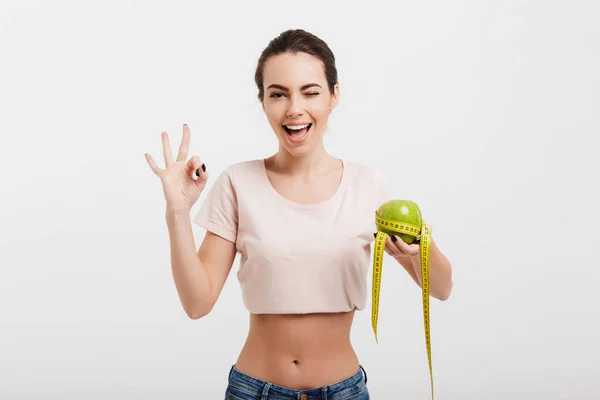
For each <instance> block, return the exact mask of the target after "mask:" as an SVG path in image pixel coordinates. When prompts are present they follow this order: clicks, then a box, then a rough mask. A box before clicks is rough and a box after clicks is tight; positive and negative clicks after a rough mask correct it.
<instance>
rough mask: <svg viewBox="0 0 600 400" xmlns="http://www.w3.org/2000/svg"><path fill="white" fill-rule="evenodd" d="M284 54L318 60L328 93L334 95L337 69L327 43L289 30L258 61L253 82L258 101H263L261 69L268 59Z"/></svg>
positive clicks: (307, 34) (272, 42) (305, 33)
mask: <svg viewBox="0 0 600 400" xmlns="http://www.w3.org/2000/svg"><path fill="white" fill-rule="evenodd" d="M286 52H289V53H292V54H296V53H299V52H303V53H307V54H310V55H312V56H315V57H317V58H318V59H320V60H321V61H322V62H323V67H324V68H325V77H326V79H327V86H328V87H329V92H330V93H331V94H333V93H334V87H335V85H336V83H338V76H337V68H336V67H335V56H334V55H333V52H332V51H331V49H330V48H329V46H328V45H327V43H325V42H324V41H323V40H321V39H320V38H318V37H317V36H315V35H313V34H312V33H309V32H306V31H305V30H302V29H289V30H287V31H285V32H283V33H281V34H280V35H279V36H277V37H276V38H275V39H273V40H271V41H270V42H269V44H268V46H267V47H266V48H265V49H264V50H263V52H262V54H261V55H260V58H259V59H258V65H257V67H256V72H255V74H254V81H255V82H256V86H257V87H258V99H259V100H260V101H261V102H262V101H263V98H264V94H265V93H264V87H263V81H264V78H263V69H264V66H265V62H266V61H267V60H268V59H269V57H272V56H276V55H279V54H283V53H286Z"/></svg>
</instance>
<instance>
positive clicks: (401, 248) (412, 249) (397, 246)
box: [389, 236, 419, 256]
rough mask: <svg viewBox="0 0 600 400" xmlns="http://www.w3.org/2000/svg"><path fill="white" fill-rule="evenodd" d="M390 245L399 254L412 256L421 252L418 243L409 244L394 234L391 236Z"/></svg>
mask: <svg viewBox="0 0 600 400" xmlns="http://www.w3.org/2000/svg"><path fill="white" fill-rule="evenodd" d="M389 239H390V247H391V248H392V249H394V250H395V251H396V252H397V253H398V254H402V255H407V256H412V255H415V254H418V253H419V245H418V244H407V243H405V242H404V241H403V240H402V239H400V238H398V237H396V236H394V237H393V238H392V237H390V238H389Z"/></svg>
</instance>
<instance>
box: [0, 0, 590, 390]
mask: <svg viewBox="0 0 600 400" xmlns="http://www.w3.org/2000/svg"><path fill="white" fill-rule="evenodd" d="M598 15H600V7H599V6H598V3H596V2H593V1H588V2H584V1H571V2H569V1H537V2H534V1H495V2H491V1H479V0H473V1H453V2H445V1H438V2H406V1H403V2H389V3H382V2H373V1H369V2H366V3H365V2H359V3H355V4H352V3H349V2H346V1H343V2H342V1H338V2H307V1H303V2H294V3H288V2H278V1H268V2H267V1H261V2H242V1H239V2H237V3H232V2H223V3H221V2H211V3H205V4H203V3H200V2H192V1H189V2H172V1H169V2H167V1H163V2H146V1H143V2H142V1H116V0H115V1H104V2H99V1H98V2H77V1H58V0H57V1H27V2H17V1H12V2H2V6H1V7H0V24H1V25H0V82H1V83H0V100H1V103H0V106H1V108H0V132H1V133H2V142H1V145H0V151H1V154H0V162H1V169H0V171H1V172H0V173H1V174H2V175H1V177H2V181H1V185H0V190H1V192H0V202H1V205H2V207H1V208H0V210H1V211H0V212H1V218H2V220H1V227H2V230H1V234H2V240H1V242H0V243H1V244H0V246H1V251H0V264H1V267H2V268H1V270H0V398H2V399H181V400H183V399H220V398H223V395H224V390H225V386H226V383H227V382H226V380H227V374H228V372H229V368H230V366H231V365H232V364H233V363H234V362H235V359H236V357H237V355H238V352H239V350H240V348H241V346H242V344H243V341H244V339H245V336H246V333H247V328H248V315H247V313H246V311H245V309H244V307H243V305H242V300H241V296H240V290H239V285H238V282H237V280H236V276H235V273H236V272H237V269H238V267H239V259H236V261H235V264H234V267H233V270H232V273H231V275H230V278H229V280H228V281H227V283H226V285H225V288H224V290H223V293H222V295H221V297H220V298H219V300H218V303H217V304H216V306H215V308H214V310H213V311H212V313H211V314H210V315H208V316H207V317H205V318H203V319H200V320H191V319H189V318H188V317H187V316H186V315H185V313H184V311H183V309H182V307H181V305H180V303H179V299H178V297H177V293H176V289H175V286H174V283H173V280H172V275H171V267H170V261H169V256H170V255H169V243H168V233H167V227H166V223H165V218H164V211H165V202H164V196H163V193H162V188H161V184H160V180H159V179H158V178H157V177H156V176H154V175H153V174H152V172H151V170H150V168H149V166H148V164H147V163H146V160H145V159H144V153H146V152H149V153H150V154H152V155H153V156H154V159H155V160H156V161H157V162H158V163H159V165H160V166H163V165H164V163H163V160H162V154H161V152H162V148H161V141H160V132H161V131H166V132H168V133H169V134H170V137H171V141H172V142H171V143H172V147H173V149H174V151H176V149H177V148H178V146H179V143H180V139H181V127H182V124H183V123H187V124H189V125H190V127H191V132H192V139H191V154H196V155H199V156H200V157H201V158H202V160H203V161H204V162H205V163H206V165H207V167H208V171H209V173H210V174H211V177H210V182H209V186H208V188H209V187H210V186H211V185H212V184H213V182H214V179H215V177H216V176H217V175H218V174H219V173H220V172H221V171H222V170H223V168H225V167H226V166H228V165H229V164H231V163H234V162H239V161H243V160H247V159H254V158H259V157H265V156H267V155H270V154H272V153H274V152H275V151H276V150H277V142H276V138H275V135H274V134H273V132H272V131H271V128H270V127H269V125H268V123H267V120H266V118H265V116H264V114H263V112H262V110H261V107H260V104H259V102H258V100H257V98H256V94H257V89H256V87H255V85H254V80H253V79H254V68H255V66H256V61H257V59H258V56H259V54H260V52H261V51H262V50H263V48H264V47H265V46H266V45H267V44H268V42H269V40H271V39H272V38H274V37H275V36H277V35H278V34H279V33H281V32H282V31H284V30H286V29H289V28H303V29H306V30H308V31H310V32H313V33H315V34H317V35H318V36H320V37H321V38H323V39H324V40H325V41H326V42H327V43H328V44H329V45H330V47H331V48H332V49H333V51H334V53H335V55H336V57H337V66H338V69H339V79H340V84H341V99H340V104H339V106H338V107H337V109H335V111H334V112H333V114H332V116H331V120H330V125H329V127H328V130H327V134H326V137H325V142H326V143H325V144H326V147H327V149H328V150H329V151H330V152H331V153H333V154H334V155H336V156H338V157H342V158H345V159H348V160H352V161H356V162H360V163H365V164H370V165H374V166H376V167H380V168H383V169H385V171H386V172H387V173H388V175H389V176H390V180H391V182H392V184H393V189H394V192H395V197H396V198H407V199H412V200H414V201H416V202H417V203H418V204H419V205H420V206H421V208H422V210H423V213H424V216H425V218H426V220H427V221H428V222H429V223H430V224H431V225H432V228H433V237H434V239H435V240H436V241H437V243H438V244H439V246H440V248H441V249H442V251H443V252H444V253H445V254H446V255H447V256H448V257H449V258H450V260H451V262H452V265H453V267H454V292H453V294H452V296H451V298H450V299H449V300H448V301H446V302H439V301H436V300H435V299H432V302H431V335H432V352H433V368H434V384H435V389H436V399H440V400H442V399H446V400H447V399H457V400H458V399H460V400H463V399H488V400H492V399H509V398H510V399H527V400H530V399H544V400H550V399H553V400H559V399H561V400H562V399H578V400H587V399H590V400H591V399H598V398H600V387H599V386H598V382H597V379H598V376H599V375H600V359H599V358H600V357H599V351H600V348H599V345H598V338H599V337H600V327H599V325H600V324H599V313H598V308H599V307H598V306H600V301H599V300H598V290H597V288H598V284H599V283H600V282H599V277H600V273H599V272H598V267H600V262H599V261H598V258H597V253H596V252H597V247H596V243H597V242H598V237H599V235H598V226H599V222H600V221H599V216H600V215H599V212H598V204H599V202H600V196H599V195H598V193H597V191H598V189H599V188H598V186H599V182H600V163H599V162H598V161H597V160H595V157H596V156H597V153H598V150H599V148H600V146H599V141H598V135H599V133H600V129H599V128H600V124H599V123H598V111H599V108H600V75H599V74H598V71H600V55H599V54H600V53H599V51H598V50H599V48H600V25H599V24H598V23H597V22H598ZM190 156H191V155H190ZM208 188H207V190H208ZM205 194H206V192H205V193H204V194H203V195H202V196H201V198H200V199H199V201H198V203H196V205H195V206H194V208H193V209H192V213H195V212H196V211H197V210H198V206H199V204H200V203H201V202H202V201H203V200H204V198H205ZM331 234H332V235H335V234H336V233H335V232H331ZM203 235H204V231H203V230H202V229H201V228H199V227H197V226H195V225H194V239H195V241H196V243H197V244H200V241H201V240H202V238H203ZM383 268H384V272H383V283H382V299H381V309H380V319H379V326H380V327H379V331H380V334H379V344H376V342H375V339H374V335H373V332H372V329H371V324H370V311H371V309H370V307H371V302H370V299H369V301H368V303H367V307H366V308H365V310H364V311H362V312H359V313H357V315H356V321H355V325H354V328H353V331H352V337H353V341H354V345H355V347H356V351H357V352H358V355H359V357H360V359H361V362H362V364H363V365H364V366H365V368H366V370H367V372H368V377H369V390H370V392H371V394H372V398H373V399H378V400H380V399H428V398H430V388H429V371H428V365H427V355H426V348H425V339H424V329H423V314H422V312H423V311H422V303H421V292H420V289H419V288H418V287H417V286H416V285H415V284H414V283H413V282H412V280H411V279H410V278H409V276H408V275H407V274H406V273H405V272H404V271H403V270H402V269H401V268H400V267H399V266H398V265H396V264H395V263H394V262H393V260H391V259H390V258H387V256H386V259H385V261H384V266H383ZM368 279H369V294H370V287H371V281H370V280H371V271H369V275H368ZM369 297H370V296H369Z"/></svg>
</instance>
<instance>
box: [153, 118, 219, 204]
mask: <svg viewBox="0 0 600 400" xmlns="http://www.w3.org/2000/svg"><path fill="white" fill-rule="evenodd" d="M162 145H163V157H164V160H165V168H164V169H160V168H159V167H158V166H157V165H156V163H155V162H154V159H153V158H152V156H151V155H150V154H147V153H146V155H145V157H146V161H147V162H148V164H149V165H150V168H151V169H152V171H153V172H154V174H155V175H157V176H158V177H159V178H160V180H161V182H162V186H163V192H164V195H165V199H166V201H167V213H179V212H189V211H190V210H191V208H192V206H193V205H194V203H196V201H197V200H198V198H199V197H200V194H201V193H202V190H203V189H204V187H205V186H206V181H207V179H208V173H207V172H206V167H205V166H204V164H203V163H202V162H201V161H200V158H198V156H193V157H192V158H191V159H190V160H189V161H188V162H186V161H185V160H186V158H187V155H188V150H189V146H190V128H189V127H188V126H187V125H184V126H183V137H182V139H181V145H180V146H179V153H178V154H177V159H176V160H173V155H172V153H171V145H170V144H169V137H168V135H167V133H166V132H163V133H162Z"/></svg>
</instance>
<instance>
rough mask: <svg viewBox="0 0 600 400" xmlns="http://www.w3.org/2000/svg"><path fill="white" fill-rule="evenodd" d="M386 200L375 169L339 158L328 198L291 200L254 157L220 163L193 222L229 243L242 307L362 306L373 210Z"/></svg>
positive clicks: (318, 309) (260, 311) (267, 310)
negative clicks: (226, 164) (333, 188)
mask: <svg viewBox="0 0 600 400" xmlns="http://www.w3.org/2000/svg"><path fill="white" fill-rule="evenodd" d="M388 200H390V197H389V192H388V188H387V185H386V183H385V180H384V179H383V175H382V174H380V173H378V172H376V170H374V169H373V168H370V167H366V166H363V165H359V164H356V163H349V162H344V171H343V175H342V179H341V182H340V185H339V187H338V190H337V192H336V193H335V194H334V195H333V196H332V197H331V198H329V199H328V200H326V201H323V202H320V203H317V204H298V203H295V202H292V201H290V200H288V199H286V198H285V197H283V196H281V195H280V194H279V193H278V192H277V191H276V190H275V188H274V187H273V186H272V185H271V183H270V181H269V179H268V176H267V172H266V169H265V164H264V160H262V159H258V160H251V161H244V162H240V163H237V164H232V165H230V166H229V167H228V168H226V169H225V170H224V171H223V172H222V173H221V174H220V175H219V176H218V178H217V179H216V181H215V182H214V184H213V185H212V186H211V187H210V189H209V190H208V191H207V194H206V198H205V200H204V201H203V202H202V205H201V206H200V210H199V211H198V213H197V214H196V215H195V216H194V218H193V222H194V223H196V224H198V225H200V226H201V227H203V228H205V229H206V230H208V231H211V232H213V233H215V234H217V235H219V236H222V237H223V238H225V239H227V240H230V241H232V242H234V243H236V247H237V251H238V253H239V255H240V265H239V269H238V270H237V278H238V280H239V284H240V286H241V289H242V298H243V301H244V305H245V307H246V308H247V309H248V311H249V312H251V313H255V314H265V313H280V314H284V313H312V312H340V311H350V310H352V309H359V310H362V309H363V308H364V307H365V303H366V299H367V274H368V271H369V269H370V264H371V242H373V241H374V240H375V238H374V236H373V233H375V232H376V230H377V229H376V227H375V211H376V210H377V208H378V207H379V205H380V204H382V203H384V202H386V201H388Z"/></svg>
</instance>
